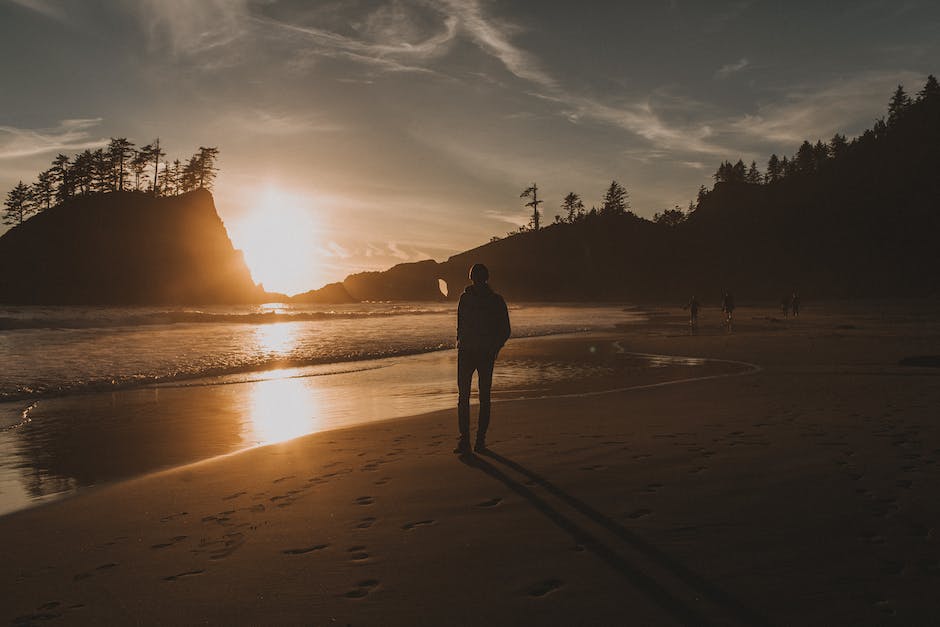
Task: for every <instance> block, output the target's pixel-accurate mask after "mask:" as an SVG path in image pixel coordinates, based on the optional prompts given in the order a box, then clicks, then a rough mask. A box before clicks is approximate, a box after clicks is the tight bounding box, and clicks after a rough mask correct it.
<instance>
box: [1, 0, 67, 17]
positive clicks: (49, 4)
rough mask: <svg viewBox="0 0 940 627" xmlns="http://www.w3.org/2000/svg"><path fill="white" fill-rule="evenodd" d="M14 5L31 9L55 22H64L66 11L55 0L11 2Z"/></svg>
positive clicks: (16, 0)
mask: <svg viewBox="0 0 940 627" xmlns="http://www.w3.org/2000/svg"><path fill="white" fill-rule="evenodd" d="M10 1H11V2H12V3H13V4H16V5H19V6H21V7H23V8H24V9H29V10H30V11H34V12H36V13H39V14H40V15H44V16H45V17H48V18H52V19H54V20H64V19H65V17H66V15H65V10H64V9H63V8H62V7H61V6H60V5H59V4H58V3H57V2H54V0H10Z"/></svg>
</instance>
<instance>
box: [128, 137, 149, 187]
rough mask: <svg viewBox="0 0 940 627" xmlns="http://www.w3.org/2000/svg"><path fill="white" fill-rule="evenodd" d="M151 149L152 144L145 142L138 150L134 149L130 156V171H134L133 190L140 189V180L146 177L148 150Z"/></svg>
mask: <svg viewBox="0 0 940 627" xmlns="http://www.w3.org/2000/svg"><path fill="white" fill-rule="evenodd" d="M152 149H153V146H151V145H150V144H147V145H146V146H142V147H141V149H140V150H135V151H134V156H133V157H132V158H131V172H133V173H134V191H135V192H139V191H140V183H141V181H142V180H145V179H146V178H147V174H146V171H147V167H148V166H149V165H150V151H151V150H152Z"/></svg>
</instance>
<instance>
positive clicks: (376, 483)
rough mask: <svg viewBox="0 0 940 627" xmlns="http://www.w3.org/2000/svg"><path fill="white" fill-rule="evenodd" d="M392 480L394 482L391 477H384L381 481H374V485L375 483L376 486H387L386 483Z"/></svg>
mask: <svg viewBox="0 0 940 627" xmlns="http://www.w3.org/2000/svg"><path fill="white" fill-rule="evenodd" d="M391 480H392V478H391V477H382V478H381V479H377V480H376V481H373V482H372V483H373V484H374V485H385V484H386V483H388V482H389V481H391Z"/></svg>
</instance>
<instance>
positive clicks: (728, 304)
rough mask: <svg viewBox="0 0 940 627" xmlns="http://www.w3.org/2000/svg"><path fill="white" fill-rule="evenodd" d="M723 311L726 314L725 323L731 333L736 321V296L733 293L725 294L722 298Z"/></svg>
mask: <svg viewBox="0 0 940 627" xmlns="http://www.w3.org/2000/svg"><path fill="white" fill-rule="evenodd" d="M721 310H722V311H723V312H724V313H725V323H726V324H727V325H728V331H730V330H731V323H732V322H733V321H734V295H733V294H732V293H731V292H725V294H724V296H722V297H721Z"/></svg>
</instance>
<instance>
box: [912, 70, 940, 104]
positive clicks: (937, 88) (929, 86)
mask: <svg viewBox="0 0 940 627" xmlns="http://www.w3.org/2000/svg"><path fill="white" fill-rule="evenodd" d="M937 97H940V84H937V77H936V76H934V75H933V74H931V75H930V76H928V77H927V82H926V83H924V88H923V89H921V90H920V91H919V92H917V101H918V102H924V101H925V100H931V99H934V98H937Z"/></svg>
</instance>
